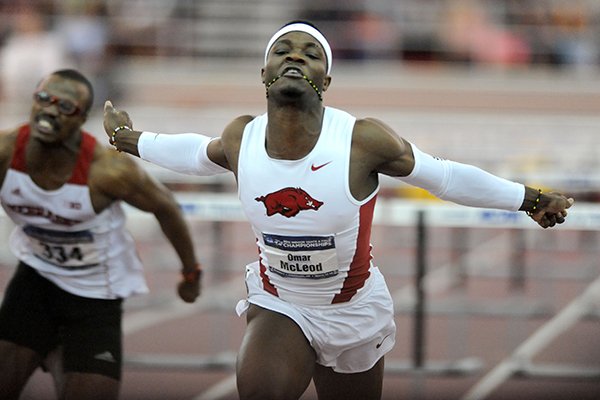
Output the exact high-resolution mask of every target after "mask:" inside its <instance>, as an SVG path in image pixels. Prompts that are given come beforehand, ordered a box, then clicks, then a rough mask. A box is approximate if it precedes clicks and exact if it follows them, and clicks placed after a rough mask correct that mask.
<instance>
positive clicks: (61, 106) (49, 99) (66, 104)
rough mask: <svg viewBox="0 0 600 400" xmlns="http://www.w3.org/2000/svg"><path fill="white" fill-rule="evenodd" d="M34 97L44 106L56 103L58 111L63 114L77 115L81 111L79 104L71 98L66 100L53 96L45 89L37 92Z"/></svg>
mask: <svg viewBox="0 0 600 400" xmlns="http://www.w3.org/2000/svg"><path fill="white" fill-rule="evenodd" d="M33 99H34V100H35V101H36V102H37V103H38V104H39V105H41V106H42V107H48V106H50V105H51V104H55V103H56V105H57V106H58V111H59V112H60V113H61V114H63V115H75V114H79V113H80V112H81V109H80V108H79V107H78V106H77V104H75V103H73V102H72V101H71V100H65V99H61V98H59V97H56V96H52V95H51V94H50V93H48V92H45V91H43V90H40V91H39V92H35V93H34V94H33Z"/></svg>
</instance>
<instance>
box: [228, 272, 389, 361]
mask: <svg viewBox="0 0 600 400" xmlns="http://www.w3.org/2000/svg"><path fill="white" fill-rule="evenodd" d="M246 285H247V287H248V299H246V300H240V301H239V302H238V304H237V306H236V312H237V313H238V315H239V316H241V315H242V314H244V313H245V312H246V311H247V310H248V307H249V305H250V303H252V304H256V305H257V306H260V307H263V308H266V309H269V310H272V311H275V312H278V313H280V314H283V315H286V316H288V317H290V318H291V319H292V320H294V321H295V322H296V324H298V326H299V327H300V328H301V329H302V331H303V332H304V335H305V336H306V338H307V339H308V341H309V343H310V344H311V346H312V347H313V348H314V350H315V352H316V354H317V363H319V364H320V365H323V366H325V367H331V368H333V370H334V371H335V372H340V373H356V372H364V371H367V370H369V369H371V368H372V367H373V365H375V363H376V362H377V361H378V360H379V359H380V358H381V357H383V356H384V355H385V354H386V353H387V352H389V351H390V350H391V349H392V348H393V347H394V343H395V340H396V324H395V323H394V305H393V301H392V297H391V295H390V292H389V291H388V288H387V285H386V283H385V279H384V277H383V275H382V274H381V272H380V271H379V269H378V268H371V276H370V277H369V279H368V280H367V282H366V283H365V286H364V287H363V288H362V289H361V290H359V292H358V293H357V294H356V295H355V297H354V298H353V299H351V300H350V301H349V302H346V303H340V304H332V305H325V306H305V305H300V304H293V303H289V302H287V301H284V300H281V299H280V298H279V297H276V296H273V295H271V294H270V293H268V292H266V291H265V290H264V289H263V288H262V286H261V280H260V272H259V267H258V262H255V263H252V264H249V265H247V266H246Z"/></svg>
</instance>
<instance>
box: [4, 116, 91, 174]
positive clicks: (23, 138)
mask: <svg viewBox="0 0 600 400" xmlns="http://www.w3.org/2000/svg"><path fill="white" fill-rule="evenodd" d="M30 132H31V129H30V127H29V125H23V126H22V127H21V128H20V129H19V133H18V135H17V140H16V142H15V148H14V151H13V158H12V161H11V164H10V167H11V168H12V169H14V170H17V171H20V172H27V164H26V160H25V147H26V146H27V142H28V141H29V136H30ZM81 133H82V135H81V145H80V146H79V147H80V152H79V155H78V156H77V162H76V164H75V168H74V169H73V174H72V175H71V177H70V178H69V180H68V181H67V182H68V183H72V184H75V185H86V184H87V181H88V174H89V171H90V166H91V165H92V160H93V159H94V148H95V147H96V139H95V138H94V137H93V136H92V135H90V134H89V133H87V132H84V131H82V132H81Z"/></svg>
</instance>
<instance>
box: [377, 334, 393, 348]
mask: <svg viewBox="0 0 600 400" xmlns="http://www.w3.org/2000/svg"><path fill="white" fill-rule="evenodd" d="M390 335H391V333H390V334H389V335H387V336H386V337H384V338H383V339H381V342H379V343H377V345H376V346H375V348H376V349H378V348H380V347H381V345H382V344H383V342H384V341H385V339H387V338H388V336H390Z"/></svg>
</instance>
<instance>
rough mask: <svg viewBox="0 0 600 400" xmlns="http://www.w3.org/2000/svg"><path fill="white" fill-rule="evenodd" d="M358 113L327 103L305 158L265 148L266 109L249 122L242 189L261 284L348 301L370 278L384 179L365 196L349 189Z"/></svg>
mask: <svg viewBox="0 0 600 400" xmlns="http://www.w3.org/2000/svg"><path fill="white" fill-rule="evenodd" d="M355 120H356V119H355V118H354V117H353V116H352V115H350V114H348V113H346V112H344V111H341V110H337V109H334V108H331V107H326V108H325V111H324V118H323V126H322V129H321V134H320V136H319V139H318V141H317V143H316V145H315V147H314V148H313V149H312V151H311V152H310V153H309V154H308V155H307V156H305V157H304V158H302V159H300V160H277V159H273V158H271V157H269V156H268V155H267V152H266V149H265V135H266V134H265V132H266V127H267V115H266V114H263V115H261V116H259V117H256V118H255V119H254V120H252V121H251V122H250V123H248V125H246V127H245V129H244V134H243V137H242V143H241V148H240V155H239V164H238V195H239V197H240V200H241V203H242V207H243V209H244V211H245V213H246V216H247V218H248V220H249V221H250V223H251V225H252V228H253V230H254V233H255V235H256V241H257V245H258V250H259V266H260V275H261V281H262V286H263V289H264V290H266V291H267V292H269V293H271V294H272V295H275V296H279V297H280V298H281V299H283V300H286V301H290V302H294V303H299V304H305V305H327V304H335V303H343V302H347V301H349V300H350V299H352V298H353V297H355V295H356V294H357V293H358V292H360V290H361V288H363V287H364V286H365V282H366V281H367V279H368V278H369V275H370V269H371V268H372V263H371V258H372V256H371V243H370V237H371V225H372V220H373V210H374V207H375V201H376V198H377V192H378V190H379V187H377V188H376V190H375V191H374V192H373V193H372V194H371V195H370V196H369V197H368V198H366V199H365V200H363V201H357V200H356V199H354V197H353V196H352V195H351V193H350V187H349V171H350V146H351V143H352V130H353V128H354V122H355Z"/></svg>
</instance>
